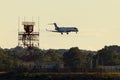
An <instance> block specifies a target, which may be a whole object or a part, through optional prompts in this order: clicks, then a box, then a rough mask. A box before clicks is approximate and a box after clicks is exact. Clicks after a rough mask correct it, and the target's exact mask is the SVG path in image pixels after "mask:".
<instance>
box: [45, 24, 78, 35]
mask: <svg viewBox="0 0 120 80" xmlns="http://www.w3.org/2000/svg"><path fill="white" fill-rule="evenodd" d="M52 24H53V25H54V26H55V31H53V30H47V31H50V32H59V33H61V34H63V33H66V34H69V32H76V33H77V32H78V29H77V28H76V27H58V26H57V24H56V23H52Z"/></svg>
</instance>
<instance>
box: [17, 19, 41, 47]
mask: <svg viewBox="0 0 120 80" xmlns="http://www.w3.org/2000/svg"><path fill="white" fill-rule="evenodd" d="M22 25H23V30H22V31H18V46H21V47H24V48H28V49H32V48H33V47H39V31H38V32H35V31H34V27H35V22H27V21H24V22H22Z"/></svg>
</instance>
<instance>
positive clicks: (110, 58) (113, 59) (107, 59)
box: [95, 47, 120, 66]
mask: <svg viewBox="0 0 120 80" xmlns="http://www.w3.org/2000/svg"><path fill="white" fill-rule="evenodd" d="M95 58H96V61H97V63H98V65H105V66H107V65H108V66H111V65H120V53H118V52H116V51H115V50H113V49H109V48H107V47H105V48H103V49H101V50H99V51H98V53H97V54H96V56H95Z"/></svg>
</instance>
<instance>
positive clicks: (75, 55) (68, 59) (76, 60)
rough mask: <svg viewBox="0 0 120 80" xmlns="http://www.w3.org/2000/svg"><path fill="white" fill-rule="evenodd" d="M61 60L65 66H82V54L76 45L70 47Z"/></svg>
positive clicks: (74, 67)
mask: <svg viewBox="0 0 120 80" xmlns="http://www.w3.org/2000/svg"><path fill="white" fill-rule="evenodd" d="M63 60H64V64H65V67H66V68H69V69H80V68H83V67H84V61H85V59H84V55H83V54H82V53H81V52H80V50H79V49H78V47H73V48H70V49H69V51H68V52H66V53H64V55H63Z"/></svg>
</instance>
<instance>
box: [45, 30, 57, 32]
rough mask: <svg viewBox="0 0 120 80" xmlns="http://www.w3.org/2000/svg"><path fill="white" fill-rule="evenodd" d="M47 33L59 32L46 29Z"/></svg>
mask: <svg viewBox="0 0 120 80" xmlns="http://www.w3.org/2000/svg"><path fill="white" fill-rule="evenodd" d="M46 31H49V32H58V31H53V30H48V29H46Z"/></svg>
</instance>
